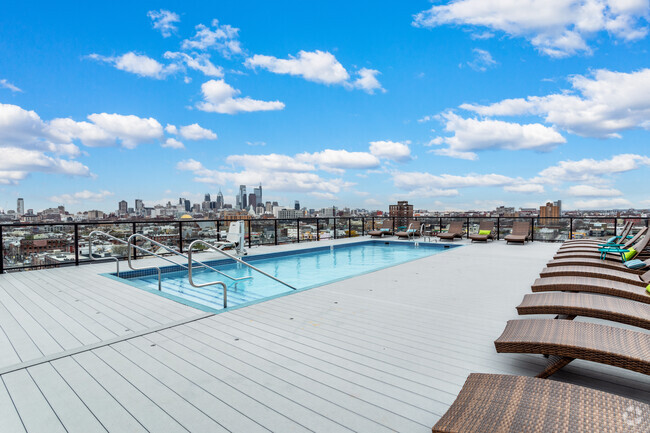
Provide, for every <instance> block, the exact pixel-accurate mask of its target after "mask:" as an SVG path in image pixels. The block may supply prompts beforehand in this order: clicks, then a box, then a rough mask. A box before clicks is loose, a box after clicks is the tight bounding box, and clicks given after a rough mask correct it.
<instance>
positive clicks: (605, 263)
mask: <svg viewBox="0 0 650 433" xmlns="http://www.w3.org/2000/svg"><path fill="white" fill-rule="evenodd" d="M645 263H646V264H647V265H648V266H647V267H646V268H644V269H630V268H628V267H627V266H625V263H623V262H621V261H620V260H619V261H618V262H615V261H613V260H601V259H585V258H580V257H578V258H573V257H568V258H566V259H555V260H551V261H550V262H548V263H547V264H546V266H548V267H549V268H554V267H562V266H593V267H595V268H601V269H614V270H620V271H625V270H627V271H630V272H634V273H637V274H642V273H644V272H645V271H647V270H648V269H650V260H646V261H645Z"/></svg>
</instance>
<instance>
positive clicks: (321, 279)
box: [120, 241, 453, 311]
mask: <svg viewBox="0 0 650 433" xmlns="http://www.w3.org/2000/svg"><path fill="white" fill-rule="evenodd" d="M449 247H453V246H447V248H449ZM442 251H445V246H444V245H439V244H425V243H420V244H419V246H418V247H416V246H415V245H414V244H413V243H410V242H409V243H398V242H388V243H386V242H384V241H367V242H360V243H355V244H347V245H338V246H336V247H335V248H334V249H330V248H329V247H317V248H310V249H307V250H296V251H292V252H283V253H273V254H263V255H255V256H250V257H246V258H245V260H246V261H247V262H249V263H250V264H251V265H253V266H255V267H257V268H259V269H261V270H263V271H265V272H267V273H268V274H270V275H273V276H275V277H277V278H279V279H280V280H282V281H285V282H287V283H288V284H289V285H291V286H293V287H295V288H296V289H307V288H311V287H315V286H321V285H323V284H327V283H331V282H333V281H337V280H341V279H345V278H350V277H353V276H356V275H361V274H364V273H367V272H372V271H376V270H378V269H382V268H385V267H387V266H393V265H397V264H400V263H405V262H408V261H411V260H415V259H419V258H422V257H427V256H431V255H434V254H438V253H440V252H442ZM197 259H198V260H201V258H200V256H198V258H197ZM206 264H208V265H210V266H212V267H213V268H215V269H218V270H219V271H221V272H224V273H225V274H228V275H229V276H232V277H235V278H240V277H244V276H252V277H253V278H251V279H247V280H242V281H232V280H229V279H228V278H226V277H224V276H221V275H219V274H217V273H216V272H213V271H211V270H207V269H200V268H198V269H196V268H195V269H193V270H192V276H193V280H194V283H195V284H201V283H206V282H212V281H216V280H220V281H223V282H224V283H226V285H227V286H228V295H227V296H228V307H233V306H237V305H241V304H247V303H251V302H255V301H259V300H262V299H265V298H270V297H274V296H277V295H280V294H283V293H287V292H293V290H292V289H290V288H289V287H287V286H285V285H283V284H281V283H278V282H276V281H274V280H272V279H270V278H268V277H266V276H264V275H262V274H260V273H258V272H255V271H253V270H252V269H250V268H248V267H247V266H244V265H242V264H240V263H236V262H234V261H232V260H228V259H226V260H216V261H209V262H206ZM163 272H164V273H163V275H162V293H160V292H158V274H157V272H156V273H153V274H151V271H148V273H149V275H144V276H142V273H143V272H141V271H139V272H134V271H131V272H122V273H120V279H123V280H124V281H126V282H128V283H129V284H132V285H134V286H136V287H139V288H142V289H145V290H148V291H152V292H154V293H160V294H162V295H163V296H167V297H170V298H172V299H175V300H177V301H180V302H183V303H187V304H189V305H193V306H195V307H198V308H201V309H204V310H206V311H212V310H219V309H223V297H222V292H223V290H222V288H221V286H209V287H204V288H196V287H193V286H191V285H190V284H189V282H188V279H187V270H185V269H182V268H180V267H177V266H171V267H166V268H163Z"/></svg>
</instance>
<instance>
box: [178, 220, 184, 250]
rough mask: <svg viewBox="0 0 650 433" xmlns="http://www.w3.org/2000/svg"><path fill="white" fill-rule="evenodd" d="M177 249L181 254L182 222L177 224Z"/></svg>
mask: <svg viewBox="0 0 650 433" xmlns="http://www.w3.org/2000/svg"><path fill="white" fill-rule="evenodd" d="M178 249H179V250H180V252H181V253H182V252H183V221H179V222H178Z"/></svg>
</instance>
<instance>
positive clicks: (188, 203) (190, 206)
mask: <svg viewBox="0 0 650 433" xmlns="http://www.w3.org/2000/svg"><path fill="white" fill-rule="evenodd" d="M184 205H185V212H189V211H191V210H192V203H190V201H189V200H188V199H185V202H184Z"/></svg>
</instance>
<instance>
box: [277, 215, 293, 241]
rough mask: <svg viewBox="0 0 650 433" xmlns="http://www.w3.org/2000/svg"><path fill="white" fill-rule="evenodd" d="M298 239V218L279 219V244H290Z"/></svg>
mask: <svg viewBox="0 0 650 433" xmlns="http://www.w3.org/2000/svg"><path fill="white" fill-rule="evenodd" d="M297 240H298V224H297V222H296V220H278V244H288V243H292V242H296V241H297Z"/></svg>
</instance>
